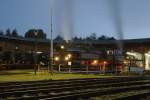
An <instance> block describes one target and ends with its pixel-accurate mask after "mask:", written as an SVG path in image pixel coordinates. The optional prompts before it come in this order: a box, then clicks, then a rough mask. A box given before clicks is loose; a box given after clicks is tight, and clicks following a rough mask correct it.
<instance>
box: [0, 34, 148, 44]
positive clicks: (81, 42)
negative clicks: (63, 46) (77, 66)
mask: <svg viewBox="0 0 150 100" xmlns="http://www.w3.org/2000/svg"><path fill="white" fill-rule="evenodd" d="M0 39H6V40H17V41H26V42H35V41H38V42H42V43H50V39H33V38H24V37H10V36H4V35H0ZM69 42H70V43H74V44H101V45H109V44H116V43H120V42H122V43H125V44H126V43H147V42H148V43H150V38H141V39H124V40H76V41H69ZM54 43H65V41H61V40H59V41H56V40H54Z"/></svg>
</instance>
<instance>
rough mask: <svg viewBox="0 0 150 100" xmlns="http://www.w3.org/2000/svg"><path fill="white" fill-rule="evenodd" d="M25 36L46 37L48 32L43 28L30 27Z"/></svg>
mask: <svg viewBox="0 0 150 100" xmlns="http://www.w3.org/2000/svg"><path fill="white" fill-rule="evenodd" d="M36 33H37V34H36ZM25 38H39V39H46V34H45V33H44V31H43V30H42V29H37V30H36V29H30V30H28V31H27V32H26V33H25Z"/></svg>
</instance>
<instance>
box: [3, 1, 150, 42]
mask: <svg viewBox="0 0 150 100" xmlns="http://www.w3.org/2000/svg"><path fill="white" fill-rule="evenodd" d="M51 6H52V8H53V10H52V11H53V30H54V33H53V34H54V36H56V35H58V34H61V35H62V36H63V37H64V38H65V39H69V38H71V37H72V36H79V37H80V36H81V37H85V36H87V35H89V34H90V33H93V32H94V33H97V36H101V35H103V34H104V35H107V36H115V37H120V38H123V37H124V38H127V39H128V38H129V39H130V38H150V0H53V1H52V0H0V30H3V31H4V30H6V29H7V28H10V29H11V30H12V29H15V28H16V29H17V30H18V33H19V34H20V35H23V34H24V33H25V32H26V31H27V30H28V29H31V28H41V29H43V30H44V31H45V32H46V33H47V35H48V36H47V37H48V38H49V37H50V35H49V34H50V23H51V20H50V14H51V13H50V7H51ZM117 33H122V34H123V35H116V34H117Z"/></svg>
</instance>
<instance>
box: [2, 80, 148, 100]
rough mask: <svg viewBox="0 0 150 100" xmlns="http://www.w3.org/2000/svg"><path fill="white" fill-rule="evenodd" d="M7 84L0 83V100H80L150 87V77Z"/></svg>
mask: <svg viewBox="0 0 150 100" xmlns="http://www.w3.org/2000/svg"><path fill="white" fill-rule="evenodd" d="M6 85H8V86H6ZM6 85H5V84H2V85H1V86H0V88H1V90H0V100H1V99H2V100H7V99H10V100H40V99H41V100H78V99H79V98H82V99H84V98H90V97H93V96H101V95H110V94H117V93H120V92H126V91H132V90H143V89H150V80H149V79H145V78H141V77H123V78H119V77H118V78H97V79H96V78H95V79H75V80H60V81H38V82H21V83H19V82H18V83H15V84H10V83H9V84H6Z"/></svg>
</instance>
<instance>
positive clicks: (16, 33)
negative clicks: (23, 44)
mask: <svg viewBox="0 0 150 100" xmlns="http://www.w3.org/2000/svg"><path fill="white" fill-rule="evenodd" d="M11 35H12V36H13V37H18V32H17V30H16V29H14V30H13V31H12V34H11Z"/></svg>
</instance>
